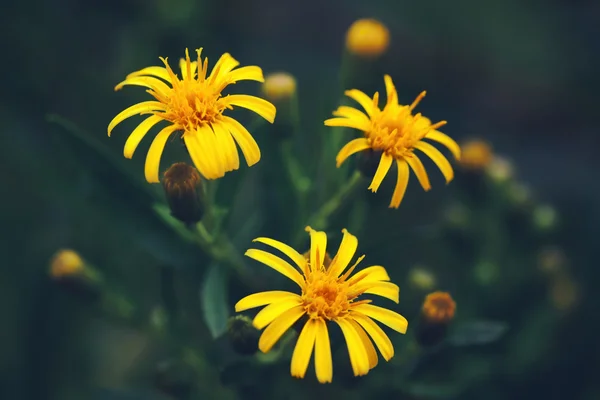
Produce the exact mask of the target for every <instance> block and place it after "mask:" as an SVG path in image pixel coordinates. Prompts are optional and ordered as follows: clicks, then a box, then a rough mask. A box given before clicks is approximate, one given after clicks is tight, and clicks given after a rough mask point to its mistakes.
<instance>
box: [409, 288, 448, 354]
mask: <svg viewBox="0 0 600 400" xmlns="http://www.w3.org/2000/svg"><path fill="white" fill-rule="evenodd" d="M455 312H456V303H455V302H454V299H453V298H452V296H450V294H449V293H447V292H433V293H430V294H428V295H427V296H426V297H425V301H424V302H423V307H422V308H421V318H420V319H419V322H418V324H417V331H416V334H415V338H416V340H417V343H418V344H419V345H420V346H423V347H430V346H435V345H437V344H439V343H441V342H442V341H443V340H444V339H445V338H446V333H447V331H448V326H449V325H450V322H452V320H453V319H454V314H455Z"/></svg>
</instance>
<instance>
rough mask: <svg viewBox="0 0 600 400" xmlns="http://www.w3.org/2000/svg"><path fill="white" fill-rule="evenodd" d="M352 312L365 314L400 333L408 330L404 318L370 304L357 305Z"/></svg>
mask: <svg viewBox="0 0 600 400" xmlns="http://www.w3.org/2000/svg"><path fill="white" fill-rule="evenodd" d="M353 310H354V311H358V312H360V313H362V314H365V315H366V316H368V317H371V318H373V319H375V320H377V321H379V322H381V323H382V324H384V325H387V326H388V327H390V328H392V329H393V330H395V331H397V332H400V333H406V329H407V328H408V321H407V320H406V318H404V317H403V316H402V315H400V314H398V313H396V312H394V311H391V310H388V309H386V308H382V307H377V306H374V305H372V304H359V305H357V306H355V307H353Z"/></svg>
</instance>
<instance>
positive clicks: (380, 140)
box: [325, 75, 460, 208]
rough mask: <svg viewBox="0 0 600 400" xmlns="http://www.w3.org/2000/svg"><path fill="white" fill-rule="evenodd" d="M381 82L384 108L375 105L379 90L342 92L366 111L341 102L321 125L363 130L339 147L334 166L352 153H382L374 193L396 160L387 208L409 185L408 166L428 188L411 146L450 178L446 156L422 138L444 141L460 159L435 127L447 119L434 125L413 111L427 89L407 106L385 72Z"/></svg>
mask: <svg viewBox="0 0 600 400" xmlns="http://www.w3.org/2000/svg"><path fill="white" fill-rule="evenodd" d="M384 81H385V88H386V93H387V103H386V104H385V105H384V107H383V109H380V108H379V93H377V92H376V93H375V94H374V95H373V98H370V97H369V96H367V95H366V94H365V93H363V92H361V91H360V90H357V89H352V90H348V91H346V92H345V94H346V96H348V97H350V98H351V99H353V100H355V101H356V102H358V103H359V104H360V105H361V106H362V107H363V108H364V110H365V111H366V114H365V113H364V112H362V111H360V110H357V109H355V108H352V107H348V106H340V107H339V108H338V109H337V110H336V111H334V112H333V115H334V116H335V117H336V118H331V119H328V120H326V121H325V125H327V126H343V127H348V128H354V129H359V130H361V131H363V133H364V137H361V138H358V139H354V140H352V141H350V142H349V143H347V144H346V145H345V146H344V147H343V148H342V149H341V150H340V151H339V153H338V155H337V157H336V163H337V166H338V167H339V166H340V165H341V164H342V163H343V162H344V161H345V160H346V159H347V158H348V157H349V156H351V155H352V154H354V153H358V152H360V151H364V150H368V149H371V150H373V151H378V152H381V159H380V161H379V166H378V168H377V171H376V172H375V176H374V177H373V180H372V182H371V185H370V186H369V189H370V190H371V191H373V192H376V191H377V189H379V186H380V185H381V182H382V181H383V178H384V177H385V176H386V175H387V173H388V171H389V170H390V168H391V166H392V163H393V162H394V161H396V165H397V167H398V178H397V181H396V188H395V190H394V194H393V195H392V200H391V202H390V207H392V208H398V207H399V206H400V203H401V201H402V198H403V197H404V192H405V191H406V187H407V185H408V177H409V167H410V169H412V170H413V171H414V173H415V175H416V176H417V179H418V180H419V183H420V184H421V186H422V187H423V189H425V190H429V189H430V188H431V185H430V183H429V177H428V175H427V172H426V171H425V167H424V166H423V163H422V162H421V160H420V159H419V157H418V156H417V154H415V150H420V151H421V152H423V153H425V155H427V156H428V157H429V158H431V159H432V160H433V162H434V163H435V164H436V165H437V166H438V167H439V169H440V170H441V171H442V174H443V175H444V177H445V178H446V183H449V182H450V181H451V180H452V179H453V178H454V171H453V169H452V166H451V165H450V163H449V162H448V160H447V159H446V157H445V156H444V155H443V154H442V153H441V152H440V151H439V150H437V149H436V148H435V147H433V146H432V145H431V144H429V143H427V142H425V141H424V140H423V139H429V140H433V141H435V142H439V143H441V144H443V145H444V146H446V147H447V148H448V149H449V150H450V151H451V152H452V154H453V155H454V157H455V158H456V159H460V147H459V146H458V144H456V142H455V141H454V140H453V139H451V138H450V137H449V136H447V135H446V134H444V133H442V132H440V131H438V130H437V128H439V127H441V126H443V125H445V124H446V121H440V122H437V123H435V124H432V123H431V121H430V120H429V119H428V118H426V117H423V116H422V115H421V114H420V113H418V114H415V115H413V113H412V112H413V110H414V109H415V107H416V106H417V104H419V102H420V101H421V99H423V97H425V92H422V93H421V94H420V95H419V96H418V97H417V98H416V99H415V101H413V103H412V104H411V105H410V106H408V105H401V104H399V103H398V94H397V92H396V88H395V86H394V83H393V82H392V78H390V76H389V75H385V76H384Z"/></svg>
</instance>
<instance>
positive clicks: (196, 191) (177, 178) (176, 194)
mask: <svg viewBox="0 0 600 400" xmlns="http://www.w3.org/2000/svg"><path fill="white" fill-rule="evenodd" d="M163 187H164V190H165V195H166V198H167V202H168V203H169V207H170V208H171V215H173V217H175V218H177V219H178V220H180V221H181V222H183V223H185V224H194V223H196V222H199V221H200V220H202V216H203V215H204V202H203V200H204V189H203V187H202V178H201V177H200V173H198V171H197V170H196V168H194V167H192V166H191V165H188V164H186V163H183V162H181V163H176V164H173V165H172V166H171V167H170V168H169V169H168V170H167V171H166V172H165V175H164V179H163Z"/></svg>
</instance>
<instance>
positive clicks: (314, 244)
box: [306, 227, 327, 271]
mask: <svg viewBox="0 0 600 400" xmlns="http://www.w3.org/2000/svg"><path fill="white" fill-rule="evenodd" d="M306 230H307V231H308V232H309V233H310V268H311V270H313V271H316V270H318V269H319V268H321V266H323V261H324V260H325V254H326V252H327V235H326V234H325V232H318V231H315V230H314V229H311V228H310V227H308V228H306Z"/></svg>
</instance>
